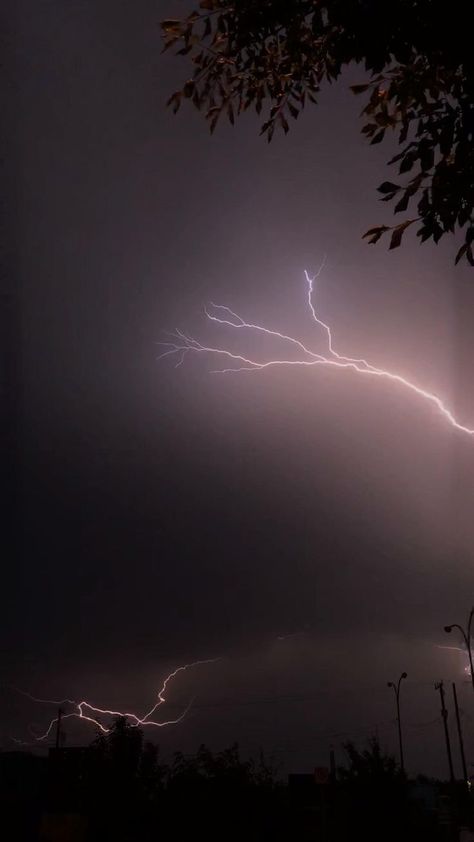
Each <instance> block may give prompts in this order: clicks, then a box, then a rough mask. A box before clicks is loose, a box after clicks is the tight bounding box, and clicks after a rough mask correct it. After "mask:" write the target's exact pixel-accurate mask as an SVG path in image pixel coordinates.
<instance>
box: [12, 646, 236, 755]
mask: <svg viewBox="0 0 474 842" xmlns="http://www.w3.org/2000/svg"><path fill="white" fill-rule="evenodd" d="M219 660H221V659H220V658H207V659H205V660H200V661H192V662H191V663H189V664H183V665H182V666H180V667H176V669H174V670H173V671H172V672H170V673H169V675H167V676H166V678H165V679H164V680H163V683H162V685H161V687H160V689H159V690H158V691H157V694H156V700H155V702H154V703H153V705H152V707H151V708H150V709H149V710H148V711H147V713H145V714H144V715H143V716H139V715H138V714H136V713H131V712H129V711H121V710H112V709H110V708H101V707H97V706H96V705H93V704H91V703H90V702H87V701H84V700H83V701H80V702H77V701H75V700H74V699H62V700H61V701H56V700H54V699H41V698H38V697H37V696H33V695H32V694H31V693H27V692H26V691H25V690H20V689H19V688H18V687H12V688H11V689H13V690H15V691H16V692H17V693H20V694H21V695H22V696H26V698H28V699H31V700H32V701H33V702H37V703H39V704H45V705H55V706H57V707H60V708H61V707H63V706H66V705H68V706H70V707H72V708H73V710H69V711H68V712H67V713H62V716H61V720H62V721H64V720H65V719H71V718H75V719H81V720H83V721H85V722H88V723H89V724H91V725H94V726H95V727H96V728H98V729H99V731H101V732H102V734H108V733H109V732H110V730H111V729H110V727H108V726H107V725H104V724H103V722H101V719H102V718H104V717H105V718H106V719H107V718H110V717H118V716H119V717H125V718H126V719H128V720H129V721H130V724H131V725H132V727H134V728H138V727H154V728H164V727H166V726H167V725H177V724H178V723H179V722H181V721H182V720H183V719H184V717H185V716H186V714H187V713H188V711H189V709H190V707H191V705H192V700H191V701H190V702H189V704H188V705H187V706H186V707H185V708H184V710H183V711H182V712H181V713H180V714H179V716H177V717H175V718H174V719H165V720H161V719H160V720H156V719H154V718H153V719H152V717H153V716H154V714H155V713H156V711H157V710H158V708H160V707H161V705H164V704H165V702H166V696H165V693H166V691H167V689H168V685H169V684H170V682H171V681H172V680H173V679H174V678H176V676H177V675H179V674H180V673H182V672H185V671H186V670H189V669H192V668H193V667H197V666H202V665H203V664H214V663H216V662H217V661H219ZM58 718H59V717H58V716H55V717H54V718H53V719H51V721H50V722H49V725H48V727H47V729H46V731H44V733H42V734H40V735H38V736H35V737H34V739H35V741H36V742H43V741H44V740H46V739H47V738H48V737H49V736H50V734H51V731H52V730H53V728H54V726H55V725H56V723H57V722H58ZM14 742H17V743H21V744H23V745H29V743H23V741H22V740H17V739H14Z"/></svg>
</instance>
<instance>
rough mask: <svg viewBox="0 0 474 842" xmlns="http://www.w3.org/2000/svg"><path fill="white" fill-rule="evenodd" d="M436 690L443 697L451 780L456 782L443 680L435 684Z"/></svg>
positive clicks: (444, 724) (443, 715)
mask: <svg viewBox="0 0 474 842" xmlns="http://www.w3.org/2000/svg"><path fill="white" fill-rule="evenodd" d="M435 690H439V695H440V698H441V716H442V717H443V726H444V736H445V739H446V752H447V754H448V763H449V777H450V781H451V783H452V784H453V783H454V768H453V756H452V754H451V741H450V739H449V731H448V711H447V710H446V705H445V703H444V687H443V682H442V681H440V682H438V684H435Z"/></svg>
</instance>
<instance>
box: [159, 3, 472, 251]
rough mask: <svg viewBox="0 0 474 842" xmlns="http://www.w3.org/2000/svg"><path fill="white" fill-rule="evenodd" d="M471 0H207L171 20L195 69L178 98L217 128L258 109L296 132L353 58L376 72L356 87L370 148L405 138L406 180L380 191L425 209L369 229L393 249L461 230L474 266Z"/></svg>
mask: <svg viewBox="0 0 474 842" xmlns="http://www.w3.org/2000/svg"><path fill="white" fill-rule="evenodd" d="M466 14H467V7H466V3H464V2H461V1H460V0H451V2H450V3H449V4H445V3H434V2H432V0H418V2H416V3H414V2H413V0H389V2H384V3H382V2H380V0H326V2H323V0H259V2H256V0H201V2H200V3H199V5H198V7H197V8H196V9H195V10H194V11H193V12H192V13H191V14H189V15H188V16H187V17H186V18H183V19H172V20H164V21H163V22H162V24H161V25H162V30H163V36H164V47H165V49H169V48H175V49H176V52H177V54H178V55H180V56H186V57H187V60H188V61H190V63H191V73H190V76H189V78H188V80H187V81H186V82H185V84H184V86H183V87H182V89H181V90H179V91H176V92H175V93H174V94H173V95H172V96H171V97H170V100H169V104H170V105H171V106H172V107H173V110H174V111H175V112H176V111H177V110H178V108H179V107H180V105H181V103H182V101H183V100H184V99H187V100H190V101H191V102H192V103H193V104H194V105H195V106H196V107H197V108H198V109H199V110H200V111H202V112H203V114H204V115H205V117H206V119H207V120H208V122H209V126H210V130H211V132H212V131H214V129H215V127H216V124H217V121H218V119H219V118H220V117H221V115H224V116H226V117H227V119H228V120H229V121H230V122H231V123H232V124H233V123H234V121H235V119H236V117H237V116H238V115H240V114H241V113H242V112H244V111H246V110H247V109H249V108H254V109H255V111H256V112H257V114H260V113H261V112H262V111H263V109H264V108H265V117H264V119H263V123H262V126H261V132H262V133H263V134H264V135H266V137H267V139H268V140H269V141H270V140H271V139H272V137H273V134H274V132H275V130H276V129H282V130H283V131H284V132H285V133H287V132H288V131H289V128H290V124H291V121H292V120H296V119H297V118H298V117H299V116H300V114H301V112H302V111H303V109H304V107H305V105H306V104H307V103H308V102H309V103H316V102H317V98H318V94H319V91H320V89H321V86H322V84H323V83H324V82H334V81H335V80H337V78H338V77H339V76H340V74H341V72H342V70H343V69H344V68H345V67H346V66H348V65H350V64H353V63H356V64H357V65H359V66H360V67H361V70H362V69H363V71H365V79H364V80H361V84H359V85H355V86H353V87H352V90H353V91H354V93H355V94H360V95H365V97H366V102H365V105H364V107H363V110H362V116H363V118H364V125H363V126H362V133H363V134H364V135H365V137H367V139H368V140H369V142H370V143H371V144H377V143H381V142H382V141H383V140H384V138H385V136H386V134H387V132H392V133H395V134H396V135H397V136H398V141H399V143H400V145H401V151H400V152H399V154H397V155H395V157H393V158H392V159H391V160H390V161H389V164H392V165H395V164H396V165H397V168H398V176H399V177H396V180H395V181H392V180H390V181H385V182H384V183H383V184H381V185H380V187H379V188H378V189H379V191H380V193H381V194H382V201H384V202H390V201H392V200H393V201H394V202H395V206H394V212H395V213H396V214H397V213H403V212H405V211H406V210H407V209H408V206H409V205H410V206H411V207H414V213H412V214H411V215H410V217H408V218H405V219H404V220H403V221H402V222H400V223H397V224H395V225H392V226H389V225H378V226H376V227H374V228H371V229H370V230H369V231H367V232H366V233H365V234H364V237H367V238H368V241H369V243H376V242H377V241H378V240H379V239H380V238H381V237H383V235H384V234H386V232H388V231H390V232H391V234H390V245H389V247H390V248H391V249H393V248H397V247H398V246H399V245H400V244H401V242H402V237H403V234H404V232H405V231H406V230H407V228H409V227H410V226H411V225H413V224H418V230H417V235H418V236H419V237H420V240H421V242H424V241H425V240H429V239H432V240H433V241H434V242H435V243H437V242H438V241H439V240H440V239H441V237H443V235H445V234H446V233H453V232H455V231H456V230H458V229H461V230H462V232H463V235H464V242H463V244H462V245H461V247H460V248H459V250H458V252H457V255H456V263H457V262H458V261H459V260H461V259H466V260H467V261H468V262H469V263H470V264H471V266H474V253H473V244H474V148H473V135H474V50H472V44H471V40H472V38H471V32H470V28H469V26H468V25H467V19H466Z"/></svg>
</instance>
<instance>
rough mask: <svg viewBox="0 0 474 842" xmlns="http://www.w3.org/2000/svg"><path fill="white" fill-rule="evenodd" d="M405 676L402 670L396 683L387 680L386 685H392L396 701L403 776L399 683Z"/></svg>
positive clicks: (403, 773)
mask: <svg viewBox="0 0 474 842" xmlns="http://www.w3.org/2000/svg"><path fill="white" fill-rule="evenodd" d="M406 677H407V674H406V672H402V674H401V676H400V678H399V679H398V682H397V684H394V683H393V681H389V682H387V687H393V692H394V693H395V700H396V703H397V723H398V743H399V746H400V769H401V772H402V775H403V777H405V762H404V759H403V740H402V723H401V720H400V684H401V682H402V679H403V678H406Z"/></svg>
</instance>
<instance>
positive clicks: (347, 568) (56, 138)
mask: <svg viewBox="0 0 474 842" xmlns="http://www.w3.org/2000/svg"><path fill="white" fill-rule="evenodd" d="M187 5H188V4H185V3H172V2H171V0H170V2H168V0H161V2H159V3H152V2H149V0H142V2H141V3H140V4H136V3H133V2H131V0H121V2H116V0H115V2H111V0H100V2H96V0H81V2H78V0H70V2H68V3H63V2H59V0H41V2H38V0H20V2H16V3H13V2H12V3H11V4H10V6H11V8H10V14H9V20H8V29H7V36H6V41H7V47H8V63H7V72H8V81H9V85H8V91H9V97H10V99H9V109H10V110H9V112H8V114H9V123H10V125H11V127H12V133H11V136H12V142H11V145H10V147H9V155H8V159H7V160H8V161H9V164H10V173H12V174H14V175H15V180H16V188H15V190H13V189H12V191H11V194H10V195H11V199H10V201H9V205H8V207H9V208H10V209H11V210H10V212H9V214H8V216H9V222H10V223H11V226H10V227H11V233H12V244H13V247H12V254H13V257H12V255H11V254H10V255H9V260H10V264H9V265H10V270H9V272H8V273H6V274H5V277H4V278H3V281H2V283H3V285H4V289H3V291H4V292H7V293H10V294H11V293H13V299H12V298H11V296H10V299H9V300H14V301H15V302H16V304H15V306H17V308H18V312H19V313H20V314H21V319H20V322H21V323H20V326H19V328H18V331H17V332H16V333H15V330H14V329H13V328H12V329H11V330H10V331H4V336H6V339H5V340H4V345H6V346H7V348H6V352H7V353H8V354H11V353H12V349H13V351H14V352H15V353H17V354H18V360H19V373H18V377H17V382H16V385H15V384H13V385H12V386H11V389H10V398H9V400H10V403H9V404H8V406H10V408H11V412H13V410H14V409H15V407H16V409H15V412H16V413H17V416H16V423H17V461H16V465H15V475H16V479H17V484H16V486H15V488H18V522H17V525H16V526H15V530H14V532H15V535H14V538H15V542H14V543H15V546H14V547H13V550H12V552H11V553H10V554H9V556H8V559H7V560H6V564H5V570H4V581H3V588H2V592H3V599H2V611H1V627H2V633H1V639H2V653H1V659H2V662H1V676H2V683H3V684H4V686H3V689H2V691H1V695H0V704H1V708H0V714H1V720H2V721H1V741H2V746H3V747H4V748H7V747H10V746H11V742H10V737H11V736H16V737H23V738H24V737H25V734H27V726H28V723H31V722H33V723H37V724H38V727H39V726H40V725H42V724H44V723H45V722H46V723H47V722H48V721H49V718H50V714H51V715H54V708H53V709H52V710H51V708H48V707H45V706H41V705H36V704H34V703H30V702H28V701H27V700H26V699H24V698H21V697H19V696H18V694H15V693H14V692H13V691H12V690H10V689H9V687H8V685H10V684H14V685H17V686H19V687H21V688H23V689H25V690H28V691H29V692H31V693H33V694H35V695H38V696H46V697H47V698H53V699H54V698H62V697H63V696H69V697H71V698H75V699H78V698H81V699H82V698H87V699H92V700H94V701H95V703H97V704H99V705H103V706H106V707H108V706H109V705H113V706H117V707H119V708H120V709H130V706H131V705H135V706H136V707H137V708H139V709H140V710H142V709H146V707H147V705H148V703H149V701H150V700H153V698H154V694H155V692H156V689H157V687H159V685H160V682H161V680H162V678H163V677H164V676H165V675H166V673H167V672H169V671H170V670H171V669H173V668H174V667H175V666H178V665H179V664H182V663H185V662H188V661H194V660H196V659H204V658H214V657H220V658H221V659H222V660H219V661H218V662H216V663H214V664H211V665H207V666H202V667H196V668H195V669H193V670H192V671H189V672H187V673H186V674H185V675H183V676H181V677H180V678H179V679H177V680H176V682H175V684H174V685H173V687H172V689H170V692H169V705H168V706H167V712H168V713H171V714H174V715H176V713H177V712H179V711H180V710H181V709H182V707H183V706H185V705H186V704H187V703H188V702H189V701H190V699H194V702H193V706H192V708H191V710H190V711H189V713H188V716H187V717H186V719H185V720H184V721H183V722H182V723H181V724H179V725H177V726H174V727H171V728H169V729H166V730H165V729H163V730H162V731H160V732H159V733H157V732H154V733H153V734H152V733H151V731H150V730H149V731H147V736H153V737H154V738H155V737H157V738H158V739H159V741H160V744H161V745H162V747H163V752H164V754H165V755H169V754H170V752H172V751H173V750H175V749H177V748H182V749H184V750H187V751H191V750H194V749H195V748H196V747H197V746H198V745H199V743H201V742H206V743H207V744H209V745H210V746H211V748H215V749H218V748H222V747H224V746H226V745H228V744H230V743H231V742H232V741H233V740H238V741H239V742H240V744H241V746H242V749H243V750H244V751H246V752H247V751H252V752H255V751H257V750H258V749H259V747H260V746H262V747H263V748H264V749H265V751H266V752H267V753H268V754H273V755H274V757H275V760H276V762H277V763H278V764H279V765H280V767H281V769H282V771H283V772H286V771H288V770H293V771H308V770H310V769H311V768H312V767H313V766H314V765H323V764H324V763H326V762H327V755H328V749H329V745H330V744H331V743H333V744H334V745H335V746H336V748H337V751H338V760H339V761H342V759H343V755H342V752H341V751H339V749H338V746H340V744H341V742H342V741H343V740H344V739H348V738H352V739H354V740H357V741H363V740H364V739H365V738H366V737H367V736H370V735H371V734H374V733H376V732H377V733H378V734H379V736H380V738H381V741H382V743H383V745H384V746H386V747H387V748H388V749H390V750H393V751H396V748H397V742H396V726H395V724H394V704H393V696H392V693H391V691H389V690H388V689H387V687H386V683H387V681H388V680H396V679H397V678H398V676H399V674H400V673H401V672H402V671H403V670H406V671H407V672H408V674H409V678H408V681H407V682H406V684H405V685H404V687H403V702H404V711H405V713H404V715H405V721H406V763H407V768H408V770H409V771H410V772H416V771H418V770H421V771H426V772H429V773H439V774H446V760H445V755H444V746H443V734H442V725H441V721H440V717H439V697H438V696H437V694H435V691H434V682H435V681H438V680H439V679H440V678H444V679H445V680H446V681H447V682H448V681H451V680H456V681H457V682H458V693H459V695H460V698H461V705H462V707H463V723H464V727H465V730H466V739H467V746H468V749H467V753H468V760H469V762H474V720H473V719H472V716H473V709H472V699H471V696H470V695H469V693H470V692H472V691H470V686H469V684H468V683H467V682H466V676H465V675H464V674H463V669H464V666H465V659H464V658H463V656H462V654H461V653H459V652H456V651H454V650H443V649H440V648H438V646H439V645H452V644H454V645H457V644H458V640H457V639H456V638H455V637H454V635H452V636H451V638H448V636H447V635H445V634H444V632H443V626H444V625H445V624H446V623H448V622H461V623H464V621H465V619H466V617H467V614H468V612H469V609H470V607H471V603H472V594H473V581H474V574H473V567H472V545H473V539H474V524H473V517H472V494H473V489H474V438H472V437H469V436H465V435H462V434H461V433H458V432H456V431H454V430H453V429H452V428H451V427H450V426H449V425H448V424H447V423H446V421H445V420H444V419H443V418H442V417H441V416H440V415H439V414H438V413H437V412H436V410H435V409H434V408H433V407H431V406H430V405H429V404H426V403H424V402H423V401H421V400H420V399H418V398H417V397H416V396H414V395H412V394H410V393H407V392H404V391H403V390H401V389H400V388H398V387H397V386H396V385H394V384H390V383H388V382H382V381H377V382H373V381H372V380H371V379H370V378H365V379H364V378H360V377H357V376H355V375H354V374H353V373H351V372H337V373H334V372H333V371H330V370H301V369H294V368H293V369H280V370H275V369H273V370H269V371H265V372H258V373H253V374H251V375H249V374H234V375H225V376H216V375H212V374H210V373H209V372H210V369H211V368H213V363H214V362H215V361H214V360H212V359H206V357H205V356H204V355H200V356H197V355H196V356H194V357H189V358H188V359H187V360H186V361H185V363H184V364H183V365H182V366H180V367H179V368H177V369H176V368H175V367H174V365H175V363H174V362H173V361H172V360H171V361H170V360H169V359H165V360H161V361H158V360H157V357H158V356H159V354H160V350H161V349H160V347H159V346H158V345H157V344H156V343H157V342H159V341H160V340H162V339H163V338H164V331H166V330H172V329H174V328H175V327H178V328H182V329H184V330H189V331H190V332H191V333H192V334H193V335H195V336H198V337H199V338H200V339H202V340H203V341H205V342H211V343H212V342H214V341H217V340H219V341H222V339H223V337H224V333H223V332H222V330H220V329H219V328H218V327H215V326H213V325H210V324H209V323H206V320H205V317H204V316H203V306H204V305H205V304H206V303H207V302H208V301H210V300H212V301H217V302H218V303H222V304H226V305H228V306H230V307H231V308H232V309H234V310H237V311H238V312H239V313H240V314H242V315H244V316H245V318H247V319H249V320H250V321H259V322H260V323H262V324H265V325H267V326H270V327H274V328H275V329H277V330H280V331H283V332H291V333H292V334H297V335H298V336H299V337H300V338H301V339H302V340H303V341H306V342H308V343H310V342H314V341H315V333H314V325H312V324H311V320H310V318H309V316H308V311H307V308H306V306H305V304H306V300H305V295H306V291H305V283H304V270H305V269H307V270H308V271H310V272H314V273H315V272H316V271H317V270H318V268H319V266H320V265H321V262H322V260H323V259H324V257H325V256H326V265H325V267H324V269H323V271H322V273H321V277H320V279H319V282H318V286H317V291H318V306H319V309H320V312H321V314H322V315H323V317H324V318H325V319H327V320H328V321H330V323H331V325H332V327H333V332H334V336H335V338H336V339H337V343H338V347H339V348H341V349H342V351H343V352H345V353H348V354H350V355H355V356H363V357H367V358H369V359H370V360H371V361H373V362H374V363H375V364H377V365H380V366H383V367H386V368H390V369H391V370H392V371H395V372H397V373H400V374H402V375H404V376H405V377H407V378H410V379H412V380H413V381H415V382H416V383H417V384H418V385H420V386H423V387H424V388H427V389H431V390H433V391H436V392H437V393H438V394H439V395H441V396H443V397H444V398H445V399H446V401H447V402H448V403H449V405H450V406H451V407H453V408H454V409H455V410H456V413H457V415H458V416H459V418H460V419H461V420H462V421H463V422H464V423H467V424H471V426H474V390H473V385H472V376H471V360H472V353H473V351H474V341H473V339H472V336H473V332H472V320H473V318H474V285H473V282H472V277H471V275H472V271H471V270H470V269H469V268H468V267H467V268H463V267H457V268H454V266H453V257H454V254H455V249H456V244H455V242H454V241H452V240H449V241H447V242H446V243H445V244H443V243H441V244H440V245H438V246H434V245H430V244H428V245H424V246H423V247H420V245H419V242H418V241H417V239H416V237H415V236H414V235H413V236H411V235H410V233H408V234H407V235H406V241H405V242H404V244H403V247H402V248H401V249H399V250H397V251H394V252H390V253H389V252H388V251H387V250H386V244H384V243H383V241H382V243H379V244H378V245H377V246H368V245H367V244H366V242H364V241H362V240H361V235H362V233H363V232H364V231H365V230H366V229H367V228H369V227H370V226H371V225H375V224H377V223H379V224H380V223H382V222H388V223H390V210H388V209H387V207H386V205H384V204H380V203H379V202H378V201H377V193H376V187H377V185H378V184H380V182H381V181H383V180H385V179H386V178H387V177H390V175H393V174H391V173H390V172H389V171H388V170H387V169H386V168H385V166H384V164H385V161H386V160H388V159H389V158H390V157H391V150H392V146H390V143H389V144H383V145H382V146H381V147H380V146H377V147H372V148H370V147H368V146H367V144H366V142H365V141H364V140H363V138H362V137H361V136H360V135H359V129H360V122H359V121H358V112H359V111H360V109H361V107H362V106H361V100H360V99H358V98H355V97H354V96H353V95H352V94H351V92H350V91H348V85H349V84H350V83H353V82H357V81H361V80H363V73H362V70H360V71H358V70H357V68H355V69H352V70H351V71H350V73H348V74H347V75H346V77H345V78H344V79H343V80H341V82H340V83H339V84H338V85H337V86H336V87H333V88H330V89H328V90H325V91H324V92H323V95H322V97H321V103H320V105H319V107H318V108H312V109H310V110H308V111H307V113H306V114H305V115H304V116H303V117H302V118H301V119H300V120H299V121H298V123H297V124H296V125H294V126H292V131H291V132H290V134H289V135H288V137H286V138H285V137H283V136H282V137H280V136H277V137H276V138H275V140H274V142H273V143H272V144H271V145H270V146H269V145H268V144H267V143H266V142H265V141H264V140H263V139H261V138H259V136H258V130H259V122H258V119H257V118H256V117H255V116H254V115H246V116H245V118H243V119H241V120H239V121H238V122H237V125H236V126H235V128H231V127H230V126H228V125H223V126H221V127H220V128H218V130H217V131H216V133H215V135H214V136H212V137H211V136H209V134H208V130H207V126H206V124H205V121H204V120H203V119H202V118H201V117H200V116H199V115H198V113H197V112H196V111H194V110H193V109H192V108H191V107H189V108H184V109H183V110H182V111H181V112H180V113H179V114H178V115H177V116H176V117H174V116H173V115H172V114H171V112H170V111H169V110H167V109H166V108H165V102H166V99H167V97H168V96H169V94H170V93H172V92H173V91H174V90H175V89H176V88H177V87H178V86H179V85H180V84H181V83H182V82H183V81H184V80H185V78H186V77H187V75H188V68H187V67H186V63H185V61H183V60H182V59H176V58H173V57H172V56H170V57H169V56H168V55H166V56H162V55H161V54H160V53H161V42H160V30H159V21H160V19H161V18H163V17H169V16H172V15H173V14H174V13H175V12H176V10H178V11H180V10H181V9H183V8H186V7H187ZM4 306H6V305H4ZM233 341H235V337H233ZM245 341H246V342H248V344H247V345H246V348H247V350H248V349H251V350H255V348H256V344H255V343H256V340H255V338H252V337H249V338H248V340H245ZM260 347H261V346H259V348H260ZM262 347H263V346H262ZM263 350H265V349H263ZM14 386H15V388H14ZM14 393H15V394H14ZM9 490H10V491H11V489H7V491H9ZM12 493H13V492H12ZM15 493H16V492H15ZM449 690H450V687H448V691H449ZM449 702H451V697H450V696H449ZM66 733H67V740H68V743H67V744H71V745H72V744H76V743H78V742H81V741H82V742H83V741H85V740H86V739H89V738H90V737H91V735H92V733H91V731H90V729H87V728H85V727H84V726H83V725H82V724H81V723H76V724H70V723H69V724H68V727H67V728H66ZM452 736H453V739H454V738H455V734H454V730H453V734H452ZM458 765H459V764H458Z"/></svg>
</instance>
